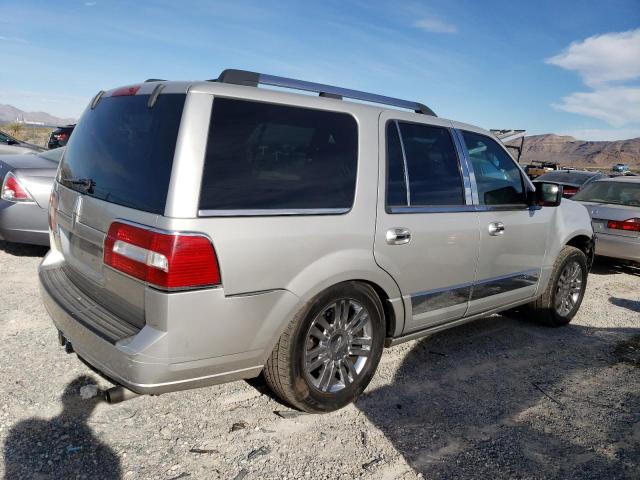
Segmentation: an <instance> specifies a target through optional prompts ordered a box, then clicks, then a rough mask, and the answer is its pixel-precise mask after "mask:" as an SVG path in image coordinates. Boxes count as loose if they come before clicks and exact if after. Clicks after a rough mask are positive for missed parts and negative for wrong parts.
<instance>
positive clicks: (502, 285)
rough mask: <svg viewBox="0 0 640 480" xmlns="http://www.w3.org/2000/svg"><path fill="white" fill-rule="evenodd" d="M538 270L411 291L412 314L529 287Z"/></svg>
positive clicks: (536, 276)
mask: <svg viewBox="0 0 640 480" xmlns="http://www.w3.org/2000/svg"><path fill="white" fill-rule="evenodd" d="M539 277H540V271H539V270H526V271H524V272H518V273H513V274H509V275H503V276H499V277H493V278H487V279H485V280H479V281H476V282H469V283H461V284H459V285H452V286H450V287H444V288H437V289H434V290H427V291H424V292H417V293H412V294H411V295H410V297H411V308H412V315H420V314H422V313H426V312H429V311H434V310H439V309H441V308H447V307H452V306H454V305H460V304H462V303H466V302H468V301H473V300H479V299H481V298H486V297H489V296H491V295H498V294H500V293H505V292H509V291H511V290H517V289H519V288H524V287H530V286H532V285H535V284H536V283H537V282H538V278H539Z"/></svg>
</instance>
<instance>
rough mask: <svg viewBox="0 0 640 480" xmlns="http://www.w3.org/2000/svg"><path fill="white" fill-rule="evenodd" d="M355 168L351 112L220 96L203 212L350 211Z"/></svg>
mask: <svg viewBox="0 0 640 480" xmlns="http://www.w3.org/2000/svg"><path fill="white" fill-rule="evenodd" d="M357 164H358V132H357V125H356V121H355V119H354V118H353V117H352V116H350V115H348V114H345V113H338V112H326V111H321V110H310V109H307V108H299V107H291V106H284V105H275V104H269V103H258V102H251V101H245V100H233V99H226V98H216V99H215V100H214V102H213V113H212V120H211V125H210V130H209V141H208V145H207V154H206V159H205V166H204V173H203V179H202V188H201V192H200V210H214V211H221V210H223V211H242V210H244V211H247V210H252V211H256V210H257V211H264V212H263V213H274V214H277V213H279V211H281V212H282V211H287V212H289V213H296V212H297V211H302V212H300V213H305V211H309V212H310V213H340V212H346V211H348V210H349V209H350V208H351V206H352V204H353V198H354V194H355V185H356V171H357ZM260 213H262V212H260ZM282 213H286V212H282Z"/></svg>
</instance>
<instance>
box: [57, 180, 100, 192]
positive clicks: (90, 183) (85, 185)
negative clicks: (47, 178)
mask: <svg viewBox="0 0 640 480" xmlns="http://www.w3.org/2000/svg"><path fill="white" fill-rule="evenodd" d="M62 182H63V183H69V184H71V185H77V186H78V187H80V188H81V189H83V190H84V191H85V192H86V193H93V187H95V186H96V182H95V181H94V180H92V179H91V178H63V179H62Z"/></svg>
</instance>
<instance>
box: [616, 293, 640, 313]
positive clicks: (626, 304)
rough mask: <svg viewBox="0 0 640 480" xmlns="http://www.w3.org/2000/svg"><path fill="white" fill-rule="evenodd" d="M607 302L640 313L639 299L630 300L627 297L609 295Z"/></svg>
mask: <svg viewBox="0 0 640 480" xmlns="http://www.w3.org/2000/svg"><path fill="white" fill-rule="evenodd" d="M609 303H611V304H613V305H615V306H616V307H622V308H626V309H628V310H631V311H632V312H638V313H640V300H630V299H628V298H618V297H609Z"/></svg>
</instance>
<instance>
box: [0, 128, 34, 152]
mask: <svg viewBox="0 0 640 480" xmlns="http://www.w3.org/2000/svg"><path fill="white" fill-rule="evenodd" d="M42 151H44V148H41V147H38V146H37V145H33V144H32V143H27V142H23V141H22V140H18V139H17V138H14V137H12V136H11V135H9V134H8V133H6V132H2V131H0V155H21V154H25V153H37V152H42Z"/></svg>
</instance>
